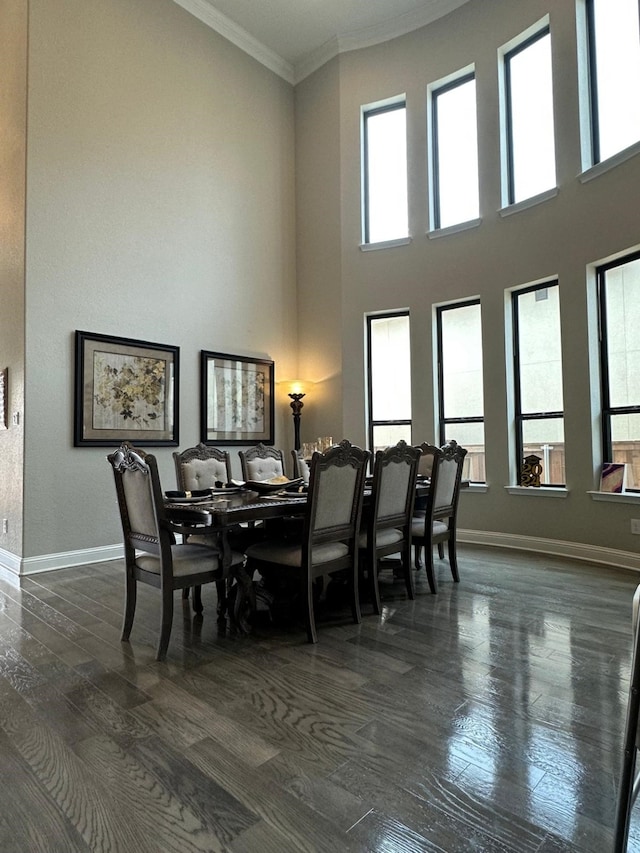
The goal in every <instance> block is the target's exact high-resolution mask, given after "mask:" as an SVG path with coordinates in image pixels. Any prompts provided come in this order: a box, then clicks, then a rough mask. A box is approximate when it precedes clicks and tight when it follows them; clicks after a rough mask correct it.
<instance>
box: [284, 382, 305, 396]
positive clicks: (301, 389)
mask: <svg viewBox="0 0 640 853" xmlns="http://www.w3.org/2000/svg"><path fill="white" fill-rule="evenodd" d="M310 385H311V383H310V382H306V381H305V380H304V379H291V380H290V381H289V382H285V387H286V389H287V394H306V393H307V392H308V390H309V387H310Z"/></svg>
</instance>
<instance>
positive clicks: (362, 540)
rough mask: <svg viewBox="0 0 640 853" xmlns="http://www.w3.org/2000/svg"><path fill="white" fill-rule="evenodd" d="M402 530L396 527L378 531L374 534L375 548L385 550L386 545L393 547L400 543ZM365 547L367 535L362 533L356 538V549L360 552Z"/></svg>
mask: <svg viewBox="0 0 640 853" xmlns="http://www.w3.org/2000/svg"><path fill="white" fill-rule="evenodd" d="M402 539H403V536H402V530H398V529H397V528H396V527H389V528H388V529H387V530H378V531H377V532H376V547H378V548H386V547H387V545H395V544H396V542H402ZM366 547H367V533H366V531H364V532H362V533H361V534H360V536H359V537H358V548H360V550H361V551H364V549H365V548H366Z"/></svg>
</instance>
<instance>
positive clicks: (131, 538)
mask: <svg viewBox="0 0 640 853" xmlns="http://www.w3.org/2000/svg"><path fill="white" fill-rule="evenodd" d="M107 460H108V462H109V464H110V465H111V467H112V469H113V475H114V479H115V485H116V494H117V498H118V509H119V511H120V521H121V524H122V533H123V538H124V561H125V578H126V582H125V608H124V621H123V626H122V637H121V639H122V640H123V641H127V640H128V639H129V636H130V634H131V629H132V627H133V619H134V615H135V609H136V597H137V584H138V582H140V583H146V584H150V585H151V586H154V587H156V588H157V589H160V591H161V622H160V638H159V642H158V649H157V655H156V659H157V660H164V659H165V658H166V655H167V648H168V646H169V637H170V635H171V626H172V622H173V593H174V591H175V590H176V589H184V588H185V587H190V586H193V587H200V585H201V584H205V583H211V582H215V581H224V580H225V579H226V577H228V576H230V575H231V574H233V572H234V570H235V567H237V566H241V565H242V563H243V556H242V554H232V556H231V566H230V568H229V569H227V570H225V569H224V568H223V565H222V553H221V551H220V550H218V549H216V548H214V547H212V546H210V545H209V546H207V545H199V544H192V543H187V544H180V545H177V544H175V534H176V533H180V534H183V533H188V532H189V531H190V530H192V529H193V528H186V529H185V528H184V527H183V526H182V525H179V524H173V523H172V522H170V521H169V520H168V519H167V517H166V514H165V509H164V499H163V495H162V489H161V486H160V477H159V474H158V466H157V462H156V459H155V457H154V456H152V455H151V454H149V453H145V451H144V450H141V449H139V448H136V447H134V446H132V445H131V444H129V443H128V442H124V443H123V444H122V445H121V446H120V447H119V448H118V449H117V450H116V451H114V452H113V453H111V454H110V455H109V456H107ZM194 608H195V610H196V611H197V612H198V613H202V602H201V601H200V599H199V597H198V600H197V601H195V603H194Z"/></svg>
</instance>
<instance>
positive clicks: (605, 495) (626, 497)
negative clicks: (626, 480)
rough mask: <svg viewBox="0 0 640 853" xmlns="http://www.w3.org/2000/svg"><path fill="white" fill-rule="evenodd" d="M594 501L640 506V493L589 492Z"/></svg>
mask: <svg viewBox="0 0 640 853" xmlns="http://www.w3.org/2000/svg"><path fill="white" fill-rule="evenodd" d="M587 494H588V495H591V500H592V501H611V503H619V504H635V505H636V506H640V492H638V493H635V492H596V491H593V492H587Z"/></svg>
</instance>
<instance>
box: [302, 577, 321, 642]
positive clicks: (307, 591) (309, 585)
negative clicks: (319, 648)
mask: <svg viewBox="0 0 640 853" xmlns="http://www.w3.org/2000/svg"><path fill="white" fill-rule="evenodd" d="M305 580H306V582H305V583H304V585H303V590H302V598H303V600H305V602H306V604H305V606H306V613H305V621H306V623H307V639H308V641H309V642H310V643H317V642H318V633H317V631H316V620H315V616H314V613H313V581H312V580H311V576H310V575H309V576H308V577H307V578H306V579H305ZM304 587H306V588H304Z"/></svg>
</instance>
